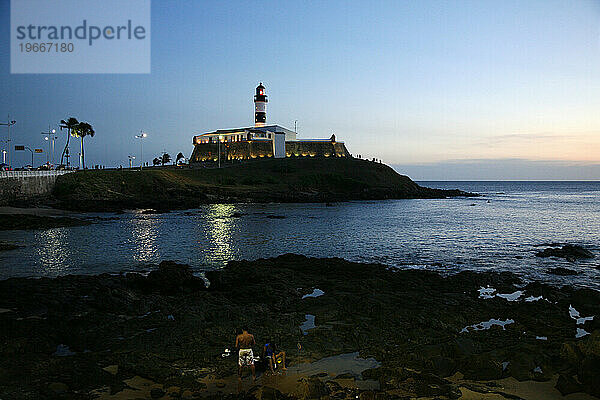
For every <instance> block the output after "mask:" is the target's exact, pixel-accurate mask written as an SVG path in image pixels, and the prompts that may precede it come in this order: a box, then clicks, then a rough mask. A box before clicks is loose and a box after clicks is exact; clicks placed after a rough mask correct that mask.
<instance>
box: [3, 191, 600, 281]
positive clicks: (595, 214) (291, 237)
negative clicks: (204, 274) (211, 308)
mask: <svg viewBox="0 0 600 400" xmlns="http://www.w3.org/2000/svg"><path fill="white" fill-rule="evenodd" d="M419 183H420V184H422V185H424V186H429V187H436V188H443V189H450V188H458V189H462V190H466V191H471V192H477V193H480V194H482V196H481V197H478V198H467V199H463V198H459V199H437V200H388V201H357V202H347V203H335V204H333V205H332V206H326V205H325V204H218V205H208V206H205V207H203V208H201V209H197V210H188V211H177V212H173V213H168V214H160V215H144V214H140V213H125V214H121V215H112V214H95V215H98V216H102V217H116V218H117V219H113V220H105V221H101V222H99V223H97V224H93V225H91V226H83V227H74V228H59V229H49V230H39V231H4V232H0V240H1V241H10V242H15V243H18V244H22V245H24V246H25V247H24V248H22V249H18V250H13V251H5V252H1V253H0V278H8V277H13V276H57V275H64V274H97V273H101V272H119V271H123V270H144V269H147V266H148V265H149V264H155V263H158V262H160V261H161V260H176V261H179V262H182V263H187V264H190V265H192V266H193V267H194V269H195V270H197V271H202V270H206V269H212V268H219V267H221V266H223V265H225V263H226V262H227V261H229V260H240V259H257V258H264V257H272V256H277V255H280V254H284V253H299V254H304V255H307V256H315V257H343V258H346V259H349V260H354V261H364V262H379V263H383V264H387V265H390V266H393V267H398V268H422V269H431V270H437V271H442V272H444V273H452V272H455V271H460V270H467V269H468V270H479V271H482V270H507V271H512V272H515V273H517V274H519V275H521V276H522V277H524V278H525V279H538V280H543V281H547V282H552V283H557V284H570V285H573V286H578V287H584V286H585V287H592V288H595V289H600V251H599V250H600V241H599V240H600V236H599V232H600V196H599V195H600V182H419ZM549 242H566V243H574V244H580V245H583V246H585V247H586V248H589V249H590V250H591V251H593V252H595V253H596V254H597V256H598V257H597V258H596V259H592V260H589V261H579V262H576V263H569V262H567V261H564V260H557V259H544V258H538V257H535V252H536V250H537V249H538V248H537V247H536V245H539V244H542V243H549ZM556 266H563V267H567V268H572V269H575V270H577V271H578V275H576V276H570V277H560V276H555V275H551V274H548V273H547V272H546V270H547V269H548V268H550V267H556Z"/></svg>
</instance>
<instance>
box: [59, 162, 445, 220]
mask: <svg viewBox="0 0 600 400" xmlns="http://www.w3.org/2000/svg"><path fill="white" fill-rule="evenodd" d="M444 195H450V193H442V192H441V191H434V190H430V189H425V188H422V187H420V186H418V185H417V184H416V183H414V182H413V181H412V180H410V179H409V178H408V177H406V176H403V175H399V174H398V173H396V172H395V171H394V170H393V169H391V168H390V167H388V166H386V165H384V164H375V163H372V162H369V161H364V160H357V159H283V160H274V159H268V160H261V161H256V162H252V163H247V164H240V165H236V166H231V167H227V168H222V169H204V168H202V169H188V168H185V169H175V168H172V169H151V168H150V169H146V170H143V171H136V170H122V171H115V170H105V171H102V170H91V171H84V172H78V173H75V174H67V175H64V176H61V177H59V179H58V180H57V185H56V189H55V191H54V196H55V198H56V199H57V200H58V202H59V205H60V206H62V207H66V208H71V209H115V208H130V207H140V208H142V207H153V208H186V207H195V206H197V205H199V204H201V203H206V202H210V201H247V200H249V201H259V202H260V201H282V202H288V201H336V200H350V199H381V198H411V197H442V196H444Z"/></svg>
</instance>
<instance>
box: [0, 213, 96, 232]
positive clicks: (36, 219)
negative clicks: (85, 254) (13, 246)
mask: <svg viewBox="0 0 600 400" xmlns="http://www.w3.org/2000/svg"><path fill="white" fill-rule="evenodd" d="M90 224H91V222H90V221H85V220H82V219H78V218H70V217H43V216H39V215H30V214H0V231H7V230H21V229H51V228H63V227H71V226H82V225H90Z"/></svg>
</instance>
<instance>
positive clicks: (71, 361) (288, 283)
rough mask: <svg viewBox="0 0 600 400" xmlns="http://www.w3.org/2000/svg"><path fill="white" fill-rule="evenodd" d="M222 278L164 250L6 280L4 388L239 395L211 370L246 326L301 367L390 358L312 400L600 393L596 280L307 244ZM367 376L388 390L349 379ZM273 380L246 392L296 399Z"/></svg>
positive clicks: (313, 388) (328, 384)
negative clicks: (389, 263) (213, 384)
mask: <svg viewBox="0 0 600 400" xmlns="http://www.w3.org/2000/svg"><path fill="white" fill-rule="evenodd" d="M206 279H207V280H208V281H209V282H210V285H209V286H208V287H206V286H205V280H204V279H203V278H201V277H197V276H195V275H194V274H192V272H191V270H190V269H189V267H187V266H185V265H178V264H175V263H172V262H163V263H162V264H160V265H159V266H158V267H156V268H154V269H153V270H152V272H150V273H149V274H133V273H128V274H121V275H109V274H103V275H98V276H65V277H60V278H55V279H47V278H42V279H23V278H13V279H8V280H5V281H2V282H0V337H1V338H2V346H1V347H0V352H1V355H0V398H3V399H9V398H31V399H34V398H35V399H37V398H42V397H48V398H55V397H57V396H60V397H62V398H69V399H78V398H82V399H83V398H90V397H91V396H92V395H91V393H99V392H98V390H99V389H102V390H103V392H102V393H105V394H106V393H119V392H121V391H123V390H128V389H127V387H126V383H125V382H132V379H134V378H135V377H138V378H135V379H138V380H139V379H142V380H148V382H150V383H148V385H150V384H154V385H158V386H157V387H153V386H147V387H148V393H150V392H151V390H150V388H152V391H153V392H154V395H155V396H157V397H160V396H167V397H164V398H170V397H168V396H169V395H168V392H169V391H170V390H171V389H169V388H173V387H175V388H177V393H178V394H177V395H182V394H186V396H188V397H193V396H197V397H198V396H204V395H208V396H212V397H213V398H219V397H224V396H227V391H226V390H225V389H220V390H221V393H219V392H215V391H213V392H209V393H207V390H209V389H210V387H207V384H206V379H208V378H211V379H221V378H227V377H231V376H234V375H235V374H236V372H237V364H236V362H237V360H236V359H235V357H223V356H222V353H223V350H224V349H225V348H232V347H233V341H234V339H235V333H236V332H237V330H239V328H241V327H242V326H244V325H246V326H248V327H249V329H250V330H251V332H252V333H253V334H254V335H255V337H256V339H257V342H258V343H259V345H257V346H256V348H255V352H256V353H260V352H259V350H260V347H259V346H260V345H261V344H264V343H265V341H266V340H267V339H268V338H272V339H273V340H274V341H276V343H278V345H279V347H281V348H282V349H284V350H286V351H287V359H288V369H289V370H291V369H293V366H294V365H297V364H299V363H306V362H310V361H315V360H320V359H323V358H325V357H328V356H334V355H339V354H347V353H352V352H356V351H358V352H359V354H360V356H361V357H363V358H374V359H375V360H377V361H378V362H379V363H380V366H379V367H376V368H372V369H367V370H365V371H363V372H362V375H361V376H358V377H350V376H340V377H332V376H330V375H329V374H328V373H327V372H328V371H322V372H323V373H319V374H314V375H312V376H307V377H305V378H303V379H301V380H300V381H298V382H297V385H303V388H304V389H303V391H302V392H301V393H303V394H302V395H301V396H300V397H305V398H319V397H323V396H328V395H329V396H332V397H335V398H344V397H349V396H352V398H356V396H359V398H377V399H387V398H410V397H411V396H412V397H426V396H429V397H436V398H458V397H459V396H460V395H461V391H463V390H467V389H468V390H469V391H479V392H480V393H502V392H503V389H502V387H498V385H496V386H494V385H485V384H474V383H471V384H468V385H467V384H461V383H457V380H456V379H455V378H456V376H459V375H464V378H465V379H469V380H471V382H474V381H489V380H496V379H501V378H504V377H514V378H516V379H517V380H519V381H526V380H534V381H548V380H550V379H556V377H557V376H558V380H557V383H556V386H557V388H558V389H559V390H560V391H561V392H562V393H570V392H587V393H589V394H592V395H595V396H600V385H599V382H600V324H599V322H598V318H600V317H598V315H599V314H600V293H598V292H596V291H592V290H586V289H580V290H573V289H571V288H568V287H563V288H555V287H551V286H547V285H544V284H540V283H536V282H533V283H529V284H527V285H524V284H523V283H522V282H520V281H519V279H518V278H517V277H516V276H515V275H513V274H510V273H491V272H487V273H475V272H462V273H459V274H457V275H453V276H449V277H442V276H440V275H438V274H436V273H432V272H428V271H423V270H397V269H391V268H388V267H386V266H384V265H377V264H360V263H351V262H348V261H345V260H343V259H316V258H307V257H303V256H298V255H284V256H280V257H277V258H272V259H261V260H256V261H252V262H246V261H240V262H233V261H232V262H230V263H229V264H228V265H227V267H225V268H224V269H222V270H217V271H211V272H207V273H206ZM307 321H312V323H310V324H307V323H306V322H307ZM298 349H301V350H298ZM353 379H356V382H358V380H359V379H360V380H366V381H369V382H371V383H372V384H374V385H375V386H376V387H375V388H371V389H369V390H368V391H367V390H362V389H358V388H351V387H350V388H349V387H347V386H346V388H342V387H340V384H339V382H342V381H344V382H346V383H347V382H348V381H350V382H353ZM266 382H268V381H267V379H266V375H260V374H259V380H258V384H257V386H253V387H251V388H249V389H243V390H242V395H243V396H246V397H248V398H264V399H266V398H269V399H270V398H285V397H286V396H288V397H289V396H292V394H290V393H288V392H286V390H285V389H284V388H282V387H277V385H276V384H267V383H266ZM465 385H466V386H465ZM467 386H468V387H467ZM217 387H219V386H217ZM220 387H221V388H225V384H223V385H222V386H220ZM140 393H141V392H140ZM154 395H152V396H154ZM149 396H150V397H151V395H150V394H149ZM512 398H515V397H512Z"/></svg>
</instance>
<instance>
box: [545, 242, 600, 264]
mask: <svg viewBox="0 0 600 400" xmlns="http://www.w3.org/2000/svg"><path fill="white" fill-rule="evenodd" d="M549 246H551V247H548V248H546V249H544V250H541V251H538V252H537V253H536V254H535V255H536V256H538V257H560V258H565V259H567V260H568V261H575V260H577V259H581V258H594V253H592V252H591V251H589V250H587V249H585V248H583V247H581V246H579V245H576V244H565V245H562V246H560V245H559V244H550V245H549Z"/></svg>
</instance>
